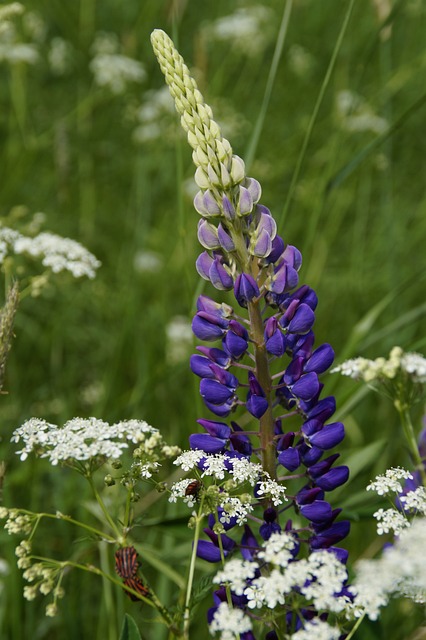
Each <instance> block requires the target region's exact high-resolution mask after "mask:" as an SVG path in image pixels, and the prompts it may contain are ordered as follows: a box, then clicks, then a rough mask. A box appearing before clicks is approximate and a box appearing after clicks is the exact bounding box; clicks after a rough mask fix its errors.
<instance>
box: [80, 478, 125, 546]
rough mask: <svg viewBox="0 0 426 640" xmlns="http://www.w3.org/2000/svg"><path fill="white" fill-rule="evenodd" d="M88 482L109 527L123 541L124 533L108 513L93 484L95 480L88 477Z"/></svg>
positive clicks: (117, 538)
mask: <svg viewBox="0 0 426 640" xmlns="http://www.w3.org/2000/svg"><path fill="white" fill-rule="evenodd" d="M87 480H88V481H89V484H90V486H91V488H92V491H93V495H94V496H95V499H96V502H97V503H98V505H99V506H100V508H101V511H102V513H103V514H104V516H105V520H106V521H107V523H108V524H109V526H110V527H111V529H112V531H114V533H115V534H116V540H117V541H118V540H121V539H122V537H123V536H122V533H121V532H120V531H119V529H118V527H117V525H116V524H115V522H114V520H113V519H112V518H111V516H110V515H109V513H108V509H107V508H106V506H105V504H104V501H103V500H102V498H101V496H100V494H99V492H98V490H97V489H96V487H95V483H94V482H93V478H92V476H88V477H87Z"/></svg>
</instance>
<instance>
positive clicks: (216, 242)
mask: <svg viewBox="0 0 426 640" xmlns="http://www.w3.org/2000/svg"><path fill="white" fill-rule="evenodd" d="M154 42H156V39H155V38H154ZM154 47H155V49H156V54H157V56H158V57H159V59H160V64H161V66H162V68H163V70H164V69H168V72H167V73H166V79H167V81H168V82H169V83H170V84H171V85H172V93H173V95H174V97H175V98H176V107H177V110H178V111H179V113H180V115H181V117H182V122H183V123H184V128H185V129H186V131H187V133H188V141H189V143H190V145H191V146H192V147H193V159H194V162H195V164H196V165H197V169H196V172H195V180H196V182H197V185H198V186H199V188H200V191H199V193H198V194H197V195H196V197H195V199H194V205H195V208H196V210H197V211H198V213H199V214H200V215H201V217H202V220H201V221H200V223H199V228H198V237H199V240H200V242H201V244H202V246H203V249H204V251H203V252H202V253H201V255H200V256H199V258H198V259H197V263H196V268H197V271H198V273H199V274H200V276H201V277H202V278H204V279H205V280H206V281H210V282H211V284H212V285H213V286H214V287H215V288H216V289H217V290H219V291H231V290H233V293H234V297H235V300H236V302H237V304H238V305H239V306H240V308H242V312H241V313H242V314H244V315H243V317H241V316H240V315H237V314H236V313H235V312H234V310H233V308H232V307H229V306H228V305H226V304H223V303H222V304H220V303H216V302H214V301H213V300H211V299H210V298H207V297H206V296H201V297H200V298H199V300H198V303H197V313H196V315H195V317H194V320H193V324H192V327H193V332H194V334H195V335H196V337H197V338H199V339H200V340H203V341H211V342H214V341H221V347H222V348H221V349H219V348H216V347H215V348H213V349H211V350H209V348H208V347H202V348H199V353H198V354H197V355H194V356H192V358H191V368H192V370H193V372H194V373H195V374H196V375H197V376H199V377H200V378H201V380H200V393H201V396H202V397H203V400H204V403H205V405H206V407H207V409H209V410H210V411H211V412H212V413H213V414H215V416H217V417H219V420H216V419H214V420H210V419H209V420H208V419H201V420H200V421H199V423H200V425H201V426H202V427H203V428H204V429H205V431H206V432H207V433H203V434H193V435H192V436H191V437H190V444H191V446H192V447H193V448H195V449H198V450H202V451H204V452H205V454H206V458H205V460H201V461H200V462H199V468H200V469H203V472H205V470H206V466H207V459H208V454H211V453H219V452H220V453H222V454H223V453H226V455H227V456H228V458H226V459H227V460H228V463H229V466H231V461H232V460H233V459H234V460H239V459H241V458H243V457H249V456H250V457H253V458H255V457H256V458H255V459H260V463H261V468H262V473H261V474H259V475H260V477H259V479H258V481H257V484H256V486H255V487H254V491H253V506H254V507H255V508H258V509H261V510H262V512H261V513H260V514H259V513H258V517H257V521H258V522H259V520H260V521H261V524H260V528H259V534H260V536H261V537H263V538H264V539H268V538H269V537H270V536H271V535H272V534H273V533H274V532H277V531H279V530H282V531H287V532H291V534H292V536H294V538H295V540H297V545H296V547H295V549H294V557H293V561H297V558H298V555H299V552H300V551H301V550H302V549H306V548H308V549H310V550H313V549H321V548H323V549H329V548H333V549H334V545H335V544H337V543H339V542H341V540H343V539H344V537H345V536H346V535H347V533H348V531H349V523H348V522H347V521H345V520H339V517H340V510H339V509H333V508H332V506H331V504H330V503H329V502H328V495H327V501H326V500H325V493H326V492H327V494H329V493H330V492H332V491H333V489H335V488H336V487H338V486H341V485H342V484H343V483H344V482H346V480H347V478H348V474H349V471H348V469H347V467H346V466H344V465H340V466H334V463H335V462H336V460H337V459H338V457H339V455H338V454H337V453H336V454H331V455H328V456H327V457H325V458H324V452H325V451H327V452H328V451H329V450H330V449H333V448H334V447H335V446H336V445H338V444H339V443H340V442H341V440H342V438H343V437H344V427H343V425H342V424H341V423H340V422H333V423H327V421H328V420H329V419H330V417H331V416H332V415H333V413H334V411H335V402H334V399H333V398H331V397H329V398H324V399H320V396H321V393H322V390H323V384H322V382H321V381H320V378H319V376H321V375H322V374H323V373H324V372H325V371H326V370H327V369H328V367H329V366H330V365H331V363H332V361H333V357H334V353H333V350H332V348H331V346H330V345H328V344H323V345H321V346H319V347H317V348H316V349H314V342H315V336H314V331H313V325H314V322H315V310H316V307H317V302H318V299H317V296H316V294H315V292H314V291H313V290H312V289H311V288H310V287H309V286H307V285H304V284H302V285H300V286H299V271H300V268H301V265H302V256H301V253H300V251H299V250H298V249H297V248H296V247H294V246H293V245H291V244H287V243H285V242H284V240H283V238H282V237H280V236H279V235H277V225H276V222H275V221H274V218H273V216H272V215H271V212H270V211H269V209H267V207H265V206H264V205H262V204H260V203H259V200H260V197H261V187H260V184H259V183H258V182H257V181H256V180H255V179H253V178H250V177H248V176H247V175H246V173H245V167H244V162H243V161H242V160H241V158H238V156H235V155H233V152H232V148H231V145H230V144H229V142H228V141H227V140H225V139H224V138H223V137H222V135H221V133H220V129H219V127H218V125H217V124H216V123H215V122H214V121H213V120H212V115H211V109H210V108H209V107H208V106H207V105H205V104H204V103H203V100H202V97H201V94H199V92H197V91H196V90H195V87H196V84H195V81H194V80H193V79H192V78H190V77H189V76H188V70H187V68H186V67H185V66H184V65H183V61H182V59H181V58H180V56H179V54H178V53H177V52H176V51H175V50H174V47H173V44H172V43H170V40H169V39H168V38H167V36H165V34H162V32H161V37H160V36H158V46H156V45H155V44H154ZM165 52H168V53H165ZM171 59H173V65H171V63H170V60H171ZM182 78H185V81H182ZM175 80H176V81H175ZM229 295H231V294H229ZM245 309H246V310H247V311H244V310H245ZM200 354H201V355H200ZM273 363H274V364H273ZM275 363H276V364H275ZM271 367H273V370H274V371H278V373H276V374H274V375H272V373H271ZM247 371H248V373H247ZM241 372H244V376H243V378H242V377H241ZM246 376H247V378H248V383H246V380H247V378H246ZM247 387H248V389H247ZM283 412H284V413H285V412H289V413H290V414H291V416H292V417H291V420H290V422H287V421H286V420H285V419H284V415H283ZM239 414H241V420H240V415H239ZM228 415H229V416H230V424H228V423H227V422H225V421H223V422H222V420H224V419H225V418H226V417H227V416H228ZM236 421H238V422H236ZM239 424H241V425H244V428H245V429H246V430H247V433H246V434H245V432H244V430H243V429H242V427H240V426H239ZM286 424H290V425H291V426H290V428H289V429H288V430H287V433H286V431H285V430H286ZM249 434H254V436H251V435H249ZM252 439H253V442H252ZM222 457H225V456H222ZM244 459H246V458H244ZM215 460H216V461H217V457H216V458H215ZM283 472H284V481H285V484H286V485H287V484H290V483H291V481H292V476H293V477H294V479H295V480H296V482H297V488H296V489H295V491H294V492H293V495H294V494H296V495H294V497H293V498H289V502H290V504H286V506H285V507H283V508H280V507H279V506H278V504H279V502H280V498H277V497H275V499H274V502H273V500H272V497H271V496H270V495H269V494H267V493H265V491H264V484H267V483H265V478H268V479H269V481H270V482H271V483H273V482H275V484H276V485H277V486H278V483H279V478H280V475H281V474H282V473H283ZM286 477H287V479H288V482H287V481H286ZM231 484H232V483H231ZM300 485H302V488H300ZM275 488H276V487H275ZM219 491H220V489H219ZM289 494H290V495H291V490H290V489H289ZM291 506H292V507H293V508H294V509H295V511H296V512H297V513H298V514H300V516H301V517H303V518H304V519H305V520H306V523H307V524H306V523H303V525H305V526H302V527H301V528H300V529H299V528H297V527H296V526H295V524H294V523H293V520H292V519H291V518H289V517H288V516H287V513H288V512H287V508H290V507H291ZM276 507H277V508H276ZM254 521H256V519H255V520H254ZM230 522H233V518H231V519H230ZM210 526H211V527H212V523H210ZM234 529H235V527H232V526H231V527H230V528H229V531H228V533H229V534H231V533H232V532H233V531H234ZM249 531H250V533H249V532H248V531H247V529H245V532H244V536H243V539H242V541H241V543H240V544H237V543H236V542H235V541H234V540H233V539H232V538H231V535H229V536H228V535H227V534H226V535H225V534H221V538H220V539H219V538H218V534H216V533H215V532H214V531H213V528H207V529H205V533H206V535H207V536H208V537H209V540H200V541H199V543H198V549H197V551H198V555H200V556H201V557H204V558H205V559H207V560H208V561H210V562H215V561H219V559H220V558H221V552H220V549H219V540H221V543H222V546H223V550H224V553H225V555H227V554H229V553H231V552H236V550H237V549H238V548H240V549H241V552H242V553H243V557H247V558H250V557H251V558H254V559H255V558H256V556H257V553H258V549H259V547H258V546H257V542H256V537H255V535H254V534H252V533H251V530H249ZM302 543H303V544H302ZM336 553H340V552H339V551H337V552H336ZM341 556H342V557H343V556H344V553H343V552H341ZM214 597H215V606H216V607H218V606H219V605H220V603H221V602H224V601H226V600H227V598H228V594H227V593H226V591H225V589H223V588H222V589H219V590H218V591H216V592H215V596H214ZM230 597H231V600H232V602H233V603H234V606H238V607H241V608H245V609H246V610H247V606H246V605H247V602H246V600H245V598H244V597H239V596H238V595H237V594H234V593H231V594H230ZM290 600H291V599H290ZM286 606H287V605H284V607H286ZM247 612H248V610H247ZM282 613H283V615H284V616H286V618H284V619H287V620H288V632H289V633H290V632H293V631H295V630H296V631H297V630H298V629H299V628H303V623H304V621H306V620H310V619H312V618H313V617H315V616H316V615H318V614H317V612H315V611H313V610H312V609H311V608H307V609H303V608H302V609H301V610H300V611H298V612H297V614H296V613H295V612H289V611H288V609H284V611H283V612H282ZM209 615H213V614H209ZM288 616H289V617H288ZM269 635H270V636H271V638H272V637H274V632H272V634H269ZM244 636H246V634H244ZM242 637H243V636H242ZM248 637H250V638H251V635H250V634H249V635H248V636H247V638H248Z"/></svg>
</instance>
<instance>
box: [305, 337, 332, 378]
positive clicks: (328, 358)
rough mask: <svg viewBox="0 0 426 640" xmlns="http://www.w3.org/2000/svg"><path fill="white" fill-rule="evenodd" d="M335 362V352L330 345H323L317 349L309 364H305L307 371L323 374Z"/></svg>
mask: <svg viewBox="0 0 426 640" xmlns="http://www.w3.org/2000/svg"><path fill="white" fill-rule="evenodd" d="M333 360H334V351H333V349H332V347H331V346H330V345H329V344H322V345H321V346H320V347H318V349H315V351H314V352H313V354H312V355H311V357H310V358H309V360H308V362H307V363H306V364H305V371H306V372H307V373H309V372H310V371H315V373H323V372H324V371H326V370H327V369H328V367H329V366H330V365H331V364H332V362H333Z"/></svg>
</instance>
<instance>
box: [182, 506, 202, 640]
mask: <svg viewBox="0 0 426 640" xmlns="http://www.w3.org/2000/svg"><path fill="white" fill-rule="evenodd" d="M203 503H204V499H203V498H202V499H201V502H200V508H199V509H198V514H197V516H196V518H195V531H194V542H193V546H192V555H191V563H190V565H189V571H188V582H187V585H186V597H185V612H184V614H183V636H182V637H183V638H184V639H185V640H189V625H190V621H191V620H190V612H191V608H190V603H191V595H192V586H193V583H194V574H195V561H196V559H197V547H198V540H199V539H200V532H201V523H202V521H203V518H204V514H203Z"/></svg>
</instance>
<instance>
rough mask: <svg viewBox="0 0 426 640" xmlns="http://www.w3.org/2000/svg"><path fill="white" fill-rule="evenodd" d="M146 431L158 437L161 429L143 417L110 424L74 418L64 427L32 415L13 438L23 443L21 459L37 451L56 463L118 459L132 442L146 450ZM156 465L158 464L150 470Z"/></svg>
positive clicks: (42, 456) (93, 419)
mask: <svg viewBox="0 0 426 640" xmlns="http://www.w3.org/2000/svg"><path fill="white" fill-rule="evenodd" d="M147 434H149V435H150V436H154V435H155V436H157V434H159V432H158V430H157V429H154V428H153V427H150V426H149V425H148V424H147V423H146V422H145V421H143V420H124V421H122V422H118V423H116V424H113V425H109V424H108V423H107V422H104V421H103V420H98V419H97V418H85V419H83V418H73V419H72V420H69V421H68V422H66V423H65V425H64V426H63V427H58V426H57V425H54V424H50V423H48V422H46V421H45V420H39V419H38V418H31V419H30V420H27V422H25V423H24V424H23V425H22V426H21V427H19V428H18V429H15V431H14V432H13V436H12V441H13V442H21V441H22V442H23V443H24V447H23V448H22V449H21V450H20V451H18V452H17V453H18V455H20V457H21V460H25V459H26V458H27V456H28V454H29V453H31V452H32V451H34V452H35V453H36V454H37V455H39V456H40V457H41V458H48V459H49V461H50V463H51V464H52V465H57V464H58V463H59V462H64V461H65V460H70V459H74V460H89V459H90V458H95V457H97V456H101V457H105V458H107V459H108V458H112V459H116V458H119V457H120V456H121V455H122V453H123V449H127V448H128V442H129V441H130V442H133V443H138V444H139V450H143V443H142V444H141V440H144V439H145V438H146V435H147ZM148 442H149V440H148ZM150 451H151V449H150ZM148 462H149V461H148ZM154 468H155V464H154V467H151V470H153V469H154Z"/></svg>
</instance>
